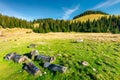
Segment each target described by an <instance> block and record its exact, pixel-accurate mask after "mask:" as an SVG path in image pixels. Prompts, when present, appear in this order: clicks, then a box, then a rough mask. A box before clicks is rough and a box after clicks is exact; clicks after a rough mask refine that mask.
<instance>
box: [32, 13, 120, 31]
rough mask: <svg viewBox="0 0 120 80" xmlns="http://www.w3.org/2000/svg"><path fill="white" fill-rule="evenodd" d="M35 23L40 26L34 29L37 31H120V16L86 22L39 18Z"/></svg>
mask: <svg viewBox="0 0 120 80" xmlns="http://www.w3.org/2000/svg"><path fill="white" fill-rule="evenodd" d="M33 23H39V26H38V27H36V28H34V29H33V31H34V32H37V33H47V32H72V31H73V32H96V33H97V32H102V33H106V32H111V33H120V16H117V17H116V16H114V15H113V16H110V17H109V18H107V17H101V18H100V19H98V20H93V21H90V20H87V21H86V22H72V21H65V20H53V19H50V18H48V19H38V20H34V22H33Z"/></svg>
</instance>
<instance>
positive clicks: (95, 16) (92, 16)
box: [71, 14, 109, 22]
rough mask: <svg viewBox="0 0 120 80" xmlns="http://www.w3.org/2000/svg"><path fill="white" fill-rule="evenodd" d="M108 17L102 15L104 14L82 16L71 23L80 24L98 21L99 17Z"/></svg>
mask: <svg viewBox="0 0 120 80" xmlns="http://www.w3.org/2000/svg"><path fill="white" fill-rule="evenodd" d="M106 16H107V17H109V15H104V14H89V15H84V16H81V17H78V18H76V19H73V20H71V21H81V22H86V21H87V20H90V21H93V20H98V19H100V18H101V17H106Z"/></svg>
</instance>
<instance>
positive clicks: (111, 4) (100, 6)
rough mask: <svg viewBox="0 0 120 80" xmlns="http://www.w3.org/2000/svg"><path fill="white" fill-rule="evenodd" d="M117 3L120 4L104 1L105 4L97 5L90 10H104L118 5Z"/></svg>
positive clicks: (115, 0)
mask: <svg viewBox="0 0 120 80" xmlns="http://www.w3.org/2000/svg"><path fill="white" fill-rule="evenodd" d="M118 3H120V0H106V1H105V2H102V3H100V4H97V5H96V6H95V7H94V8H92V9H105V8H108V7H110V6H113V5H115V4H118Z"/></svg>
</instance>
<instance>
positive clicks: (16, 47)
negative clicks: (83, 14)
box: [0, 29, 120, 80]
mask: <svg viewBox="0 0 120 80" xmlns="http://www.w3.org/2000/svg"><path fill="white" fill-rule="evenodd" d="M2 32H3V33H4V34H3V35H4V36H3V37H0V80H21V79H23V80H33V79H35V80H65V79H66V80H91V79H93V80H95V79H98V80H119V79H120V76H119V75H120V67H119V66H120V54H119V53H120V42H119V41H120V35H113V34H104V33H98V34H96V33H47V34H35V33H29V34H26V32H28V31H27V30H21V29H20V30H16V29H15V30H3V31H2ZM8 32H9V33H8ZM16 32H17V33H16ZM13 35H14V36H13ZM79 38H82V39H84V42H82V43H74V41H75V40H76V39H79ZM31 43H35V44H37V45H38V46H37V47H36V48H35V49H37V50H39V52H40V54H45V55H51V56H55V55H56V54H61V55H62V56H56V61H55V62H54V63H57V64H61V65H65V66H67V67H68V71H67V72H66V73H65V74H61V73H57V74H54V73H53V72H51V71H49V70H47V69H44V68H42V67H41V66H40V65H39V63H38V62H35V64H36V65H37V66H38V67H39V68H40V69H41V70H42V72H44V71H45V72H47V74H46V75H43V76H40V77H34V76H32V75H30V74H28V73H27V72H26V71H23V70H22V64H18V63H14V62H12V61H5V60H4V59H3V57H4V56H5V54H7V53H9V52H14V51H15V52H17V53H19V54H25V53H28V52H30V51H31V50H33V49H30V48H27V46H28V45H29V44H31ZM84 60H85V61H88V62H89V63H90V65H89V66H88V67H85V66H82V65H81V64H79V63H80V61H84ZM93 68H95V69H96V71H94V70H93ZM20 71H22V72H20Z"/></svg>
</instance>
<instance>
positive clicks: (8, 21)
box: [0, 14, 33, 28]
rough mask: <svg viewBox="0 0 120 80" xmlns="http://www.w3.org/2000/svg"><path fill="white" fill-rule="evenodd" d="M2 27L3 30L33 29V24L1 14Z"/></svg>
mask: <svg viewBox="0 0 120 80" xmlns="http://www.w3.org/2000/svg"><path fill="white" fill-rule="evenodd" d="M0 27H2V28H15V27H17V28H33V26H32V22H28V21H26V20H23V19H18V18H15V17H9V16H5V15H2V14H0Z"/></svg>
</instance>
